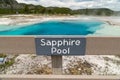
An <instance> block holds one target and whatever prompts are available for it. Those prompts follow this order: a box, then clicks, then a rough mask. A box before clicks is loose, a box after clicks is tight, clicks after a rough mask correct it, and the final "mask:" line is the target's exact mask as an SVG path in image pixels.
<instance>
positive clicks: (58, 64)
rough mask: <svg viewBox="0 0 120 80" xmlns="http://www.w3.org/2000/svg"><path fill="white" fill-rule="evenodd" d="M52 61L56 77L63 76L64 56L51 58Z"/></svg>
mask: <svg viewBox="0 0 120 80" xmlns="http://www.w3.org/2000/svg"><path fill="white" fill-rule="evenodd" d="M51 59H52V72H53V74H55V75H62V73H63V72H62V56H61V55H60V56H57V55H54V56H51Z"/></svg>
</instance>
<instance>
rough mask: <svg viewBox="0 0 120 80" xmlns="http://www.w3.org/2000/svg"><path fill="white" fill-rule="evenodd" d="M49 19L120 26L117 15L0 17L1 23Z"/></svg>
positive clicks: (16, 23)
mask: <svg viewBox="0 0 120 80" xmlns="http://www.w3.org/2000/svg"><path fill="white" fill-rule="evenodd" d="M49 20H98V21H103V22H106V23H108V24H110V25H117V26H120V17H116V16H110V17H106V16H102V17H101V16H80V15H74V16H56V15H54V16H53V15H52V16H50V15H25V14H20V15H4V16H1V17H0V25H30V24H36V23H40V22H44V21H49Z"/></svg>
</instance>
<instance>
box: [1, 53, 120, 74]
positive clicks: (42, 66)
mask: <svg viewBox="0 0 120 80" xmlns="http://www.w3.org/2000/svg"><path fill="white" fill-rule="evenodd" d="M7 57H10V56H9V55H7ZM11 58H14V63H13V64H12V65H10V66H8V67H5V68H4V70H2V71H1V74H52V67H51V57H50V56H36V55H31V54H27V55H26V54H21V55H17V56H14V57H13V56H12V57H11ZM63 73H64V74H76V75H95V74H96V75H120V56H114V55H111V56H107V55H104V56H102V55H101V56H96V55H92V56H64V57H63Z"/></svg>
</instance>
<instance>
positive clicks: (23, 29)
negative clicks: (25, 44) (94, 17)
mask: <svg viewBox="0 0 120 80" xmlns="http://www.w3.org/2000/svg"><path fill="white" fill-rule="evenodd" d="M102 24H105V23H104V22H101V21H78V20H75V21H74V20H73V21H72V20H71V21H67V20H57V21H46V22H41V23H36V24H31V25H19V26H15V25H0V35H89V34H94V33H95V32H96V31H97V30H99V29H101V25H102Z"/></svg>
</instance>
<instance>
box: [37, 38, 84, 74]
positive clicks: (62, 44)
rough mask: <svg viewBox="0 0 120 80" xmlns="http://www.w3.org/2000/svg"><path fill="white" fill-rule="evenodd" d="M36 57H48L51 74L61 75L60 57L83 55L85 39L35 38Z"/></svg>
mask: <svg viewBox="0 0 120 80" xmlns="http://www.w3.org/2000/svg"><path fill="white" fill-rule="evenodd" d="M35 44H36V45H35V46H36V53H37V55H50V56H51V59H52V72H53V74H55V75H62V55H85V49H86V38H85V37H72V38H71V37H37V38H35Z"/></svg>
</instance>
